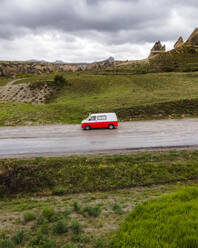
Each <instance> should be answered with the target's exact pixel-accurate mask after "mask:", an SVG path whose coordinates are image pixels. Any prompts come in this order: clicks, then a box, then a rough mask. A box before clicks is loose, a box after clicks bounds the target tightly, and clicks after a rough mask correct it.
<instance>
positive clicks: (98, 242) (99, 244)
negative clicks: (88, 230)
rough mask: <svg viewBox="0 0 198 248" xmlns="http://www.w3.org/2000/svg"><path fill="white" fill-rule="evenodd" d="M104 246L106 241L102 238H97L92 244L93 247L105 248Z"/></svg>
mask: <svg viewBox="0 0 198 248" xmlns="http://www.w3.org/2000/svg"><path fill="white" fill-rule="evenodd" d="M104 247H105V244H104V241H103V240H101V239H97V240H95V241H94V244H93V246H92V248H104Z"/></svg>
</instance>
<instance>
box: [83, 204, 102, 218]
mask: <svg viewBox="0 0 198 248" xmlns="http://www.w3.org/2000/svg"><path fill="white" fill-rule="evenodd" d="M83 211H84V213H87V214H88V215H89V216H93V217H98V216H99V215H100V213H101V209H100V206H99V205H96V206H95V207H92V206H86V207H85V208H84V210H83Z"/></svg>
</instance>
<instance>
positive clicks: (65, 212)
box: [63, 208, 71, 217]
mask: <svg viewBox="0 0 198 248" xmlns="http://www.w3.org/2000/svg"><path fill="white" fill-rule="evenodd" d="M70 214H71V210H70V209H68V208H66V209H65V210H64V211H63V215H64V216H65V217H68V216H69V215H70Z"/></svg>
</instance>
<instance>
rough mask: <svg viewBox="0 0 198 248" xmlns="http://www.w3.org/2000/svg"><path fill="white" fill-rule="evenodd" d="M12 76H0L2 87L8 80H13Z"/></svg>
mask: <svg viewBox="0 0 198 248" xmlns="http://www.w3.org/2000/svg"><path fill="white" fill-rule="evenodd" d="M12 80H13V79H12V78H8V77H0V87H1V86H5V85H6V84H7V83H8V82H10V81H12Z"/></svg>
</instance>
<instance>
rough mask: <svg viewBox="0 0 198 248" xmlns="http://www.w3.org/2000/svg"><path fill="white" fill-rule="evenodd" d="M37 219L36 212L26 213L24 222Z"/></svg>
mask: <svg viewBox="0 0 198 248" xmlns="http://www.w3.org/2000/svg"><path fill="white" fill-rule="evenodd" d="M35 219H36V215H35V213H34V212H25V213H24V222H25V223H27V222H30V221H33V220H35Z"/></svg>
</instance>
